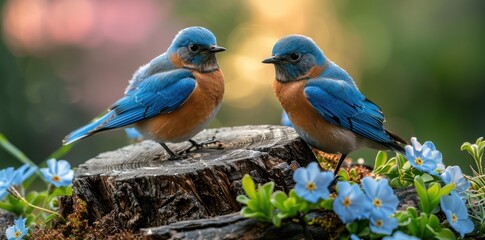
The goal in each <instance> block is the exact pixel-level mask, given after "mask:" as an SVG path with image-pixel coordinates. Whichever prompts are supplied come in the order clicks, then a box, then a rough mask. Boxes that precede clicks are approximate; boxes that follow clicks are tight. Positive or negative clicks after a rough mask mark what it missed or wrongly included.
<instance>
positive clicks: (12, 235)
mask: <svg viewBox="0 0 485 240" xmlns="http://www.w3.org/2000/svg"><path fill="white" fill-rule="evenodd" d="M14 222H15V225H13V226H11V227H8V228H7V231H5V235H6V236H7V239H8V240H18V239H22V237H23V236H25V235H26V234H27V232H28V230H29V229H28V228H25V219H24V218H21V217H19V218H18V219H17V220H15V221H14Z"/></svg>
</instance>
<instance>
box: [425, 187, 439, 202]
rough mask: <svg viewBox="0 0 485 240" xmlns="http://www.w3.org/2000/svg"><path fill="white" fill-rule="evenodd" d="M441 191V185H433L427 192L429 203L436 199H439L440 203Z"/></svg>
mask: <svg viewBox="0 0 485 240" xmlns="http://www.w3.org/2000/svg"><path fill="white" fill-rule="evenodd" d="M440 190H441V188H440V185H439V184H437V183H431V184H430V185H429V186H428V190H427V191H426V193H427V196H428V201H430V202H432V201H434V200H435V199H436V198H438V201H439V199H440V196H439V193H440Z"/></svg>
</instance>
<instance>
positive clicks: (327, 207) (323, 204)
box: [320, 198, 333, 210]
mask: <svg viewBox="0 0 485 240" xmlns="http://www.w3.org/2000/svg"><path fill="white" fill-rule="evenodd" d="M320 207H321V208H323V209H325V210H332V209H333V198H329V199H327V200H325V201H322V202H320Z"/></svg>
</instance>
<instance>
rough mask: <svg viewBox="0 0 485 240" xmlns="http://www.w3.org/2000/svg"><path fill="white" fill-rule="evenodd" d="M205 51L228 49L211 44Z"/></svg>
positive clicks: (212, 51) (213, 51)
mask: <svg viewBox="0 0 485 240" xmlns="http://www.w3.org/2000/svg"><path fill="white" fill-rule="evenodd" d="M205 51H206V52H210V53H216V52H224V51H226V49H225V48H223V47H221V46H217V45H212V46H210V48H209V49H207V50H205Z"/></svg>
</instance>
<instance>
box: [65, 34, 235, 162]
mask: <svg viewBox="0 0 485 240" xmlns="http://www.w3.org/2000/svg"><path fill="white" fill-rule="evenodd" d="M224 50H225V48H223V47H220V46H218V45H217V42H216V37H215V36H214V34H213V33H212V32H210V31H209V30H207V29H205V28H203V27H189V28H185V29H183V30H181V31H180V32H179V33H178V34H177V35H176V36H175V38H174V40H173V41H172V44H171V45H170V46H169V48H168V49H167V51H166V52H165V53H163V54H161V55H159V56H158V57H156V58H154V59H153V60H151V61H150V62H149V63H148V64H146V65H144V66H142V67H140V68H139V69H138V70H137V71H136V72H135V74H134V75H133V78H132V79H131V80H130V82H129V85H128V87H127V88H126V90H125V95H124V97H122V98H121V99H119V100H118V101H116V102H115V103H114V104H113V105H111V107H110V108H109V109H108V112H107V113H106V114H104V115H103V116H102V117H100V118H98V119H97V120H95V121H93V122H91V123H89V124H88V125H86V126H84V127H81V128H79V129H77V130H75V131H73V132H72V133H70V134H69V135H67V136H66V138H65V139H64V141H63V143H64V144H69V143H72V142H74V141H76V140H79V139H82V138H86V137H89V136H91V135H93V134H95V133H98V132H102V131H106V130H110V129H114V128H120V127H125V126H130V125H131V126H134V127H135V128H136V129H137V130H138V131H139V132H140V133H141V134H142V135H143V136H144V137H146V138H150V139H153V140H155V141H157V142H159V143H160V144H161V145H162V147H163V148H164V149H165V150H166V151H167V152H168V154H170V157H171V158H177V157H178V155H177V154H175V153H174V152H172V151H171V150H170V149H169V148H168V147H167V145H166V144H165V142H183V141H190V142H191V143H192V147H193V146H195V147H200V146H201V144H199V143H197V142H195V141H194V140H192V139H191V138H192V137H193V136H195V135H196V134H197V133H199V132H200V131H202V130H203V129H204V128H205V127H206V126H207V124H208V123H209V122H210V121H211V120H212V119H213V118H214V116H215V115H216V113H217V112H218V110H219V107H220V106H221V101H222V97H223V95H224V77H223V74H222V71H221V70H220V68H219V65H218V63H217V59H216V56H215V53H217V52H222V51H224Z"/></svg>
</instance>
